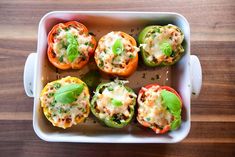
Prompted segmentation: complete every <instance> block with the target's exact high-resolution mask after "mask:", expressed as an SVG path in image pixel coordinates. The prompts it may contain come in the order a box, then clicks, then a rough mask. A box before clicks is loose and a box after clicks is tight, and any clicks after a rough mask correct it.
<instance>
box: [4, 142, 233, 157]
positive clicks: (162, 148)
mask: <svg viewBox="0 0 235 157" xmlns="http://www.w3.org/2000/svg"><path fill="white" fill-rule="evenodd" d="M234 147H235V144H213V143H212V144H200V143H198V144H190V143H186V144H184V143H180V144H98V145H97V144H76V143H46V142H43V141H25V142H11V141H8V142H4V143H0V156H4V157H8V156H9V157H12V156H18V157H31V156H34V157H37V156H38V157H41V156H43V157H54V156H55V157H64V156H70V157H73V156H94V154H95V156H96V157H101V156H113V157H115V156H117V157H120V156H137V157H138V156H146V157H153V156H154V157H161V156H167V157H174V156H184V157H208V156H213V157H221V156H224V157H233V156H234V155H235V149H234Z"/></svg>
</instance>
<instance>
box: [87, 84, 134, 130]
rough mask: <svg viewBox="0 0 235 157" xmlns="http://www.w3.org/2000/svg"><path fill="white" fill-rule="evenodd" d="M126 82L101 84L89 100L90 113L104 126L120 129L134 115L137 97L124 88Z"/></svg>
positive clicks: (130, 90) (127, 88) (131, 91)
mask: <svg viewBox="0 0 235 157" xmlns="http://www.w3.org/2000/svg"><path fill="white" fill-rule="evenodd" d="M127 82H128V81H121V80H115V81H113V82H109V83H101V84H100V85H98V87H97V88H96V91H95V94H94V96H93V98H92V100H91V111H92V113H93V114H94V115H95V116H96V117H97V118H98V119H99V120H100V121H102V122H103V123H104V124H105V125H107V126H108V127H112V128H122V127H124V126H126V125H127V124H128V123H130V121H131V119H132V117H133V115H134V107H135V104H136V98H137V95H136V94H135V93H134V91H133V90H132V89H131V88H129V87H127V86H125V83H127Z"/></svg>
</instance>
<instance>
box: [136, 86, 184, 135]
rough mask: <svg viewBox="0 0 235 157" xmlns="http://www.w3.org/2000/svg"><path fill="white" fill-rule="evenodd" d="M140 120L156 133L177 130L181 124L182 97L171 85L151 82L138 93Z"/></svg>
mask: <svg viewBox="0 0 235 157" xmlns="http://www.w3.org/2000/svg"><path fill="white" fill-rule="evenodd" d="M137 101H138V116H137V120H138V122H139V123H140V124H141V125H143V126H145V127H149V128H151V129H152V130H154V131H155V132H156V134H163V133H166V132H168V131H170V130H176V129H177V128H179V127H180V125H181V108H182V99H181V97H180V95H179V94H178V93H177V92H176V91H175V90H174V89H172V88H171V87H168V86H159V85H157V84H150V85H147V86H145V87H142V88H141V90H140V91H139V94H138V99H137Z"/></svg>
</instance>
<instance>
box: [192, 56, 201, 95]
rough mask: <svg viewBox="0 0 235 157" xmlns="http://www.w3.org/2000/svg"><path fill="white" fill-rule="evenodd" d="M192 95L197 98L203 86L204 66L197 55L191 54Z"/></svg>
mask: <svg viewBox="0 0 235 157" xmlns="http://www.w3.org/2000/svg"><path fill="white" fill-rule="evenodd" d="M190 76H191V95H192V98H197V97H198V95H199V93H200V91H201V86H202V67H201V64H200V61H199V59H198V57H197V56H195V55H190Z"/></svg>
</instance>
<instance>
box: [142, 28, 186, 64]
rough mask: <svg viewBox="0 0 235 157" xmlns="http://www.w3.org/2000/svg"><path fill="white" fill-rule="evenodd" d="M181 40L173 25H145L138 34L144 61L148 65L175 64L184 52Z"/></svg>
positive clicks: (181, 35)
mask: <svg viewBox="0 0 235 157" xmlns="http://www.w3.org/2000/svg"><path fill="white" fill-rule="evenodd" d="M183 40H184V34H183V32H182V31H181V30H180V28H178V27H177V26H175V25H171V24H169V25H166V26H157V25H155V26H148V27H145V28H144V29H143V30H142V31H141V33H140V34H139V36H138V42H139V44H140V47H141V55H142V58H143V60H144V63H145V64H146V65H147V66H150V67H155V66H161V65H162V66H164V65H173V64H175V63H176V62H177V61H178V60H179V59H180V58H181V57H182V55H183V54H184V48H183V46H182V42H183Z"/></svg>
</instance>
